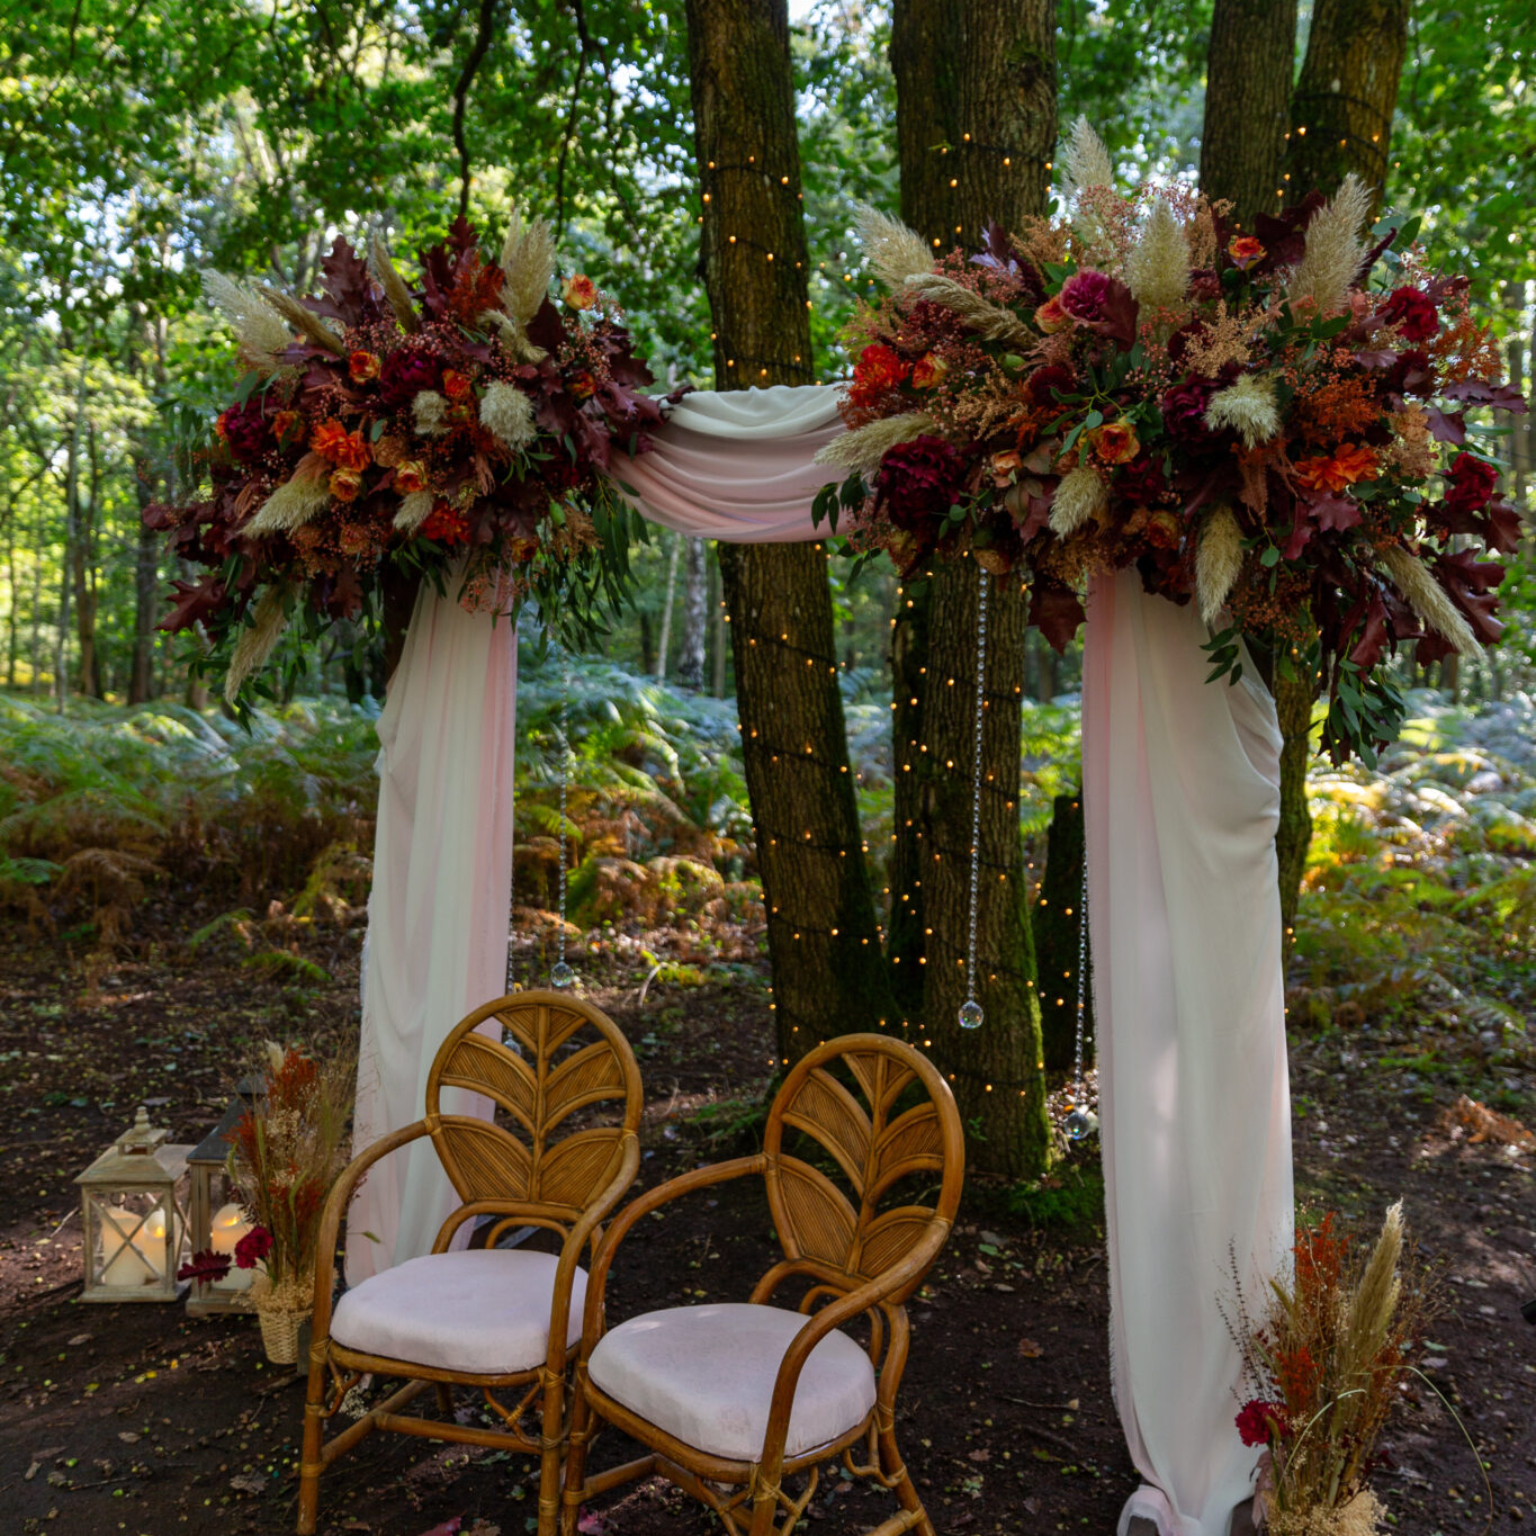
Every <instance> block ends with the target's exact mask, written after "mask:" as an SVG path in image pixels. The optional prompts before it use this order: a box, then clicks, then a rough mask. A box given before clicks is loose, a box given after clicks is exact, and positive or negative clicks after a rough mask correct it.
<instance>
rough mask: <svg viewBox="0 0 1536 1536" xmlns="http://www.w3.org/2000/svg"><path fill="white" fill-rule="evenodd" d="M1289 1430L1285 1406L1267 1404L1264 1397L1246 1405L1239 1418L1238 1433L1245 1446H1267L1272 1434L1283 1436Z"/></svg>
mask: <svg viewBox="0 0 1536 1536" xmlns="http://www.w3.org/2000/svg"><path fill="white" fill-rule="evenodd" d="M1289 1428H1290V1426H1289V1425H1288V1424H1287V1422H1286V1417H1285V1408H1284V1406H1283V1405H1282V1404H1280V1403H1267V1402H1265V1401H1264V1399H1263V1398H1262V1397H1256V1398H1254V1399H1253V1400H1252V1401H1251V1402H1247V1403H1244V1404H1243V1408H1242V1412H1241V1413H1239V1414H1238V1416H1237V1432H1238V1434H1239V1435H1240V1436H1242V1441H1243V1444H1244V1445H1266V1444H1268V1442H1269V1437H1270V1436H1271V1435H1272V1434H1273V1435H1278V1436H1283V1435H1285V1434H1286V1433H1287V1432H1288V1430H1289Z"/></svg>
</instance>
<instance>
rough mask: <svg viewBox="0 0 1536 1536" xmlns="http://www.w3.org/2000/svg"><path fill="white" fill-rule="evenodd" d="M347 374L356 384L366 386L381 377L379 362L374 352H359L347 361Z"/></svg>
mask: <svg viewBox="0 0 1536 1536" xmlns="http://www.w3.org/2000/svg"><path fill="white" fill-rule="evenodd" d="M347 372H348V373H349V374H351V375H352V382H353V383H354V384H366V383H368V381H369V380H370V379H376V378H378V376H379V360H378V357H377V356H376V355H375V354H374V353H372V352H363V351H357V352H354V353H353V354H352V355H351V356H350V357H349V358H348V359H347Z"/></svg>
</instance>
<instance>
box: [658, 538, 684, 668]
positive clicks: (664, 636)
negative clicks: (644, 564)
mask: <svg viewBox="0 0 1536 1536" xmlns="http://www.w3.org/2000/svg"><path fill="white" fill-rule="evenodd" d="M668 538H669V540H670V542H671V545H672V548H671V550H670V552H669V553H668V555H667V596H666V600H665V601H664V602H663V603H662V606H661V643H660V644H659V645H658V646H657V648H656V676H657V677H660V678H665V677H666V675H667V658H668V655H669V654H670V652H671V649H672V598H673V594H674V593H675V592H676V591H677V557H678V553H679V552H680V551H681V549H682V547H683V536H682V534H680V533H673V534H669V535H668Z"/></svg>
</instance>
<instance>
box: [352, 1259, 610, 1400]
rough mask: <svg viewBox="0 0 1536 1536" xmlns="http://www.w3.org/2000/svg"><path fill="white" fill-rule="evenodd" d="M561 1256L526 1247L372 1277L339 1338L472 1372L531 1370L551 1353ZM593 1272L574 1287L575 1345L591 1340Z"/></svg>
mask: <svg viewBox="0 0 1536 1536" xmlns="http://www.w3.org/2000/svg"><path fill="white" fill-rule="evenodd" d="M558 1265H559V1260H558V1259H557V1258H555V1256H554V1255H553V1254H549V1253H524V1252H523V1251H522V1250H521V1249H517V1248H469V1249H464V1250H462V1251H460V1252H458V1253H429V1254H426V1255H425V1256H423V1257H422V1258H419V1259H407V1260H406V1261H405V1263H404V1264H397V1265H395V1267H394V1268H393V1269H386V1270H383V1271H381V1272H380V1273H379V1274H377V1275H370V1276H369V1277H368V1279H366V1280H364V1281H363V1282H362V1283H361V1284H360V1285H355V1286H353V1288H352V1289H351V1290H350V1291H348V1292H347V1293H346V1294H345V1295H344V1296H343V1297H342V1298H341V1300H340V1301H339V1302H337V1303H336V1312H335V1315H334V1316H333V1317H332V1319H331V1337H332V1338H333V1339H335V1341H336V1342H337V1343H338V1344H340V1345H343V1346H344V1347H345V1348H347V1349H355V1350H358V1351H360V1352H361V1353H363V1354H368V1355H384V1356H386V1357H387V1358H389V1359H391V1360H408V1361H410V1362H411V1363H412V1364H413V1365H433V1366H437V1367H438V1368H439V1369H440V1370H444V1371H459V1372H463V1373H466V1374H469V1375H482V1376H505V1375H509V1374H510V1373H511V1372H513V1371H530V1370H533V1369H535V1368H536V1367H538V1366H540V1365H542V1364H543V1363H544V1360H545V1357H546V1356H547V1355H548V1353H549V1308H550V1304H551V1302H552V1301H553V1299H554V1290H555V1270H556V1268H557V1267H558ZM586 1296H587V1272H586V1271H585V1270H584V1269H577V1271H576V1275H575V1279H574V1281H573V1283H572V1286H571V1321H570V1327H569V1328H568V1329H567V1332H566V1341H565V1342H566V1345H567V1347H569V1346H570V1345H572V1344H574V1343H575V1342H576V1341H577V1340H578V1339H579V1338H580V1337H581V1310H582V1306H583V1304H584V1303H585V1301H586Z"/></svg>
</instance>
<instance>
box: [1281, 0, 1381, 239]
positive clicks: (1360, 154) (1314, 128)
mask: <svg viewBox="0 0 1536 1536" xmlns="http://www.w3.org/2000/svg"><path fill="white" fill-rule="evenodd" d="M1409 6H1410V0H1316V3H1315V4H1314V5H1313V7H1312V29H1311V31H1310V32H1309V33H1308V35H1307V55H1306V58H1305V59H1304V60H1303V62H1302V66H1301V75H1300V78H1299V79H1298V80H1297V81H1296V90H1295V93H1294V95H1293V96H1292V97H1291V133H1290V138H1289V140H1288V141H1287V144H1286V155H1285V171H1284V175H1285V177H1286V180H1285V182H1284V186H1285V192H1286V201H1287V202H1292V203H1294V202H1299V201H1300V200H1301V199H1302V198H1303V197H1305V196H1306V195H1307V193H1308V192H1310V191H1312V190H1313V189H1314V188H1316V189H1317V190H1318V191H1321V192H1327V193H1329V194H1331V193H1332V192H1333V191H1334V190H1335V189H1336V188H1337V187H1338V185H1339V183H1340V182H1341V181H1343V179H1344V178H1345V177H1346V176H1347V175H1348V174H1349V173H1350V172H1351V171H1353V172H1354V173H1355V175H1357V176H1358V177H1359V178H1360V179H1361V180H1362V181H1363V182H1364V183H1365V184H1366V186H1368V187H1370V188H1371V190H1372V193H1373V200H1372V205H1371V207H1372V212H1373V213H1374V212H1376V211H1377V210H1379V208H1380V206H1381V196H1382V192H1383V190H1384V188H1385V186H1386V180H1387V165H1388V160H1387V156H1388V153H1389V150H1390V148H1391V140H1392V114H1393V112H1395V111H1396V110H1397V91H1398V86H1399V83H1400V82H1401V80H1402V74H1403V58H1404V56H1405V54H1406V53H1407V51H1408V12H1409Z"/></svg>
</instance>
